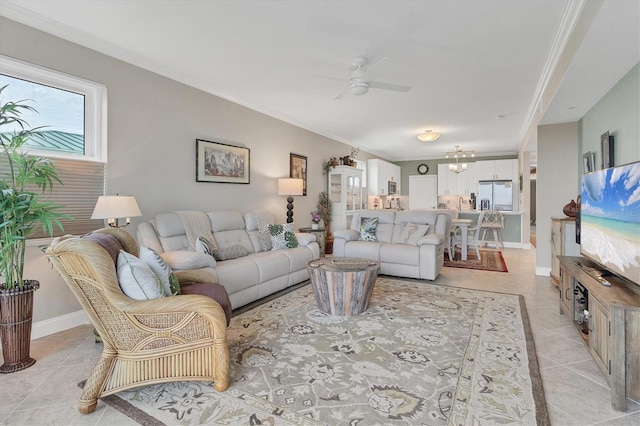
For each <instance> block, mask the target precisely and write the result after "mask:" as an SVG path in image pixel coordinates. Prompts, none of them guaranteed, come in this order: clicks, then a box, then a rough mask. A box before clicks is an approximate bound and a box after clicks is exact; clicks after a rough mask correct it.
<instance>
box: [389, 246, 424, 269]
mask: <svg viewBox="0 0 640 426" xmlns="http://www.w3.org/2000/svg"><path fill="white" fill-rule="evenodd" d="M380 259H381V260H382V261H383V262H385V263H395V264H399V265H420V248H419V247H416V246H411V245H408V244H383V245H382V247H380Z"/></svg>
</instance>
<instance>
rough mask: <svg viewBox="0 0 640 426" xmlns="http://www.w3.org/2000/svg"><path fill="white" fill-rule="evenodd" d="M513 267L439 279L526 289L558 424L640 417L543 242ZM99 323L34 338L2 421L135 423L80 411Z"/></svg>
mask: <svg viewBox="0 0 640 426" xmlns="http://www.w3.org/2000/svg"><path fill="white" fill-rule="evenodd" d="M503 254H504V257H505V260H506V262H507V266H508V268H509V273H498V272H486V271H470V270H465V269H454V268H445V269H444V271H443V273H442V274H441V275H440V276H439V277H438V279H437V280H436V281H435V283H436V284H441V285H449V286H457V287H467V288H474V289H480V290H493V291H499V292H508V293H519V294H522V295H524V296H525V301H526V307H527V312H528V314H529V320H530V322H531V327H532V329H533V333H534V340H535V345H536V352H537V354H538V360H539V363H540V368H541V372H542V379H543V383H544V390H545V397H546V400H547V404H548V408H549V412H550V417H551V423H552V424H553V425H562V426H565V425H567V426H569V425H595V424H597V425H639V424H640V404H636V403H634V402H631V401H628V408H627V411H626V412H619V411H614V410H613V409H612V408H611V403H610V393H609V389H608V388H607V384H606V382H605V380H604V378H603V377H602V375H601V373H600V371H599V370H598V368H597V367H596V365H595V363H594V362H593V360H592V359H591V356H590V355H589V353H588V352H587V350H586V348H585V346H584V344H583V343H582V339H581V337H580V336H579V335H578V333H577V331H576V330H575V328H574V327H573V325H572V324H571V323H570V321H569V319H567V318H565V317H563V316H561V315H560V314H559V313H558V290H557V289H556V288H555V287H553V286H552V285H551V284H550V281H549V278H546V277H537V276H535V274H534V271H535V250H520V249H505V250H504V251H503ZM92 330H93V329H92V327H90V326H82V327H76V328H73V329H70V330H67V331H64V332H61V333H57V334H55V335H51V336H47V337H43V338H41V339H37V340H34V341H33V342H32V346H31V348H32V350H31V354H32V356H33V357H34V358H36V359H37V360H38V361H37V363H36V364H35V365H34V366H33V367H31V368H29V369H27V370H23V371H20V372H16V373H13V374H9V375H1V376H0V424H7V425H70V424H79V425H127V424H136V423H135V422H133V421H132V420H131V419H129V418H128V417H126V416H124V415H122V414H120V413H119V412H118V411H116V410H115V409H113V408H111V407H109V406H107V405H106V404H105V403H103V402H102V401H100V402H98V408H97V409H96V411H95V412H93V413H92V414H90V415H86V416H83V415H80V414H79V413H78V412H77V409H76V401H77V399H78V398H79V396H80V389H79V388H78V387H77V385H76V384H77V383H78V382H80V381H81V380H83V379H85V378H86V376H87V375H88V373H89V371H90V370H91V368H92V367H93V365H94V363H95V361H96V359H97V358H98V357H99V355H100V351H101V347H102V345H100V344H95V343H94V338H93V333H92Z"/></svg>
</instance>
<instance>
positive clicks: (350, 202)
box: [347, 176, 355, 210]
mask: <svg viewBox="0 0 640 426" xmlns="http://www.w3.org/2000/svg"><path fill="white" fill-rule="evenodd" d="M354 180H355V178H354V177H353V176H347V210H353V189H354Z"/></svg>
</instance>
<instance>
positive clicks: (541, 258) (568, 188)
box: [536, 122, 578, 276]
mask: <svg viewBox="0 0 640 426" xmlns="http://www.w3.org/2000/svg"><path fill="white" fill-rule="evenodd" d="M537 155H538V165H537V193H536V275H544V276H548V275H549V273H550V272H551V217H564V213H562V208H563V207H564V206H565V204H567V203H568V202H570V201H571V200H572V199H573V200H575V199H576V198H577V197H578V192H577V188H578V186H577V185H578V183H577V182H578V162H577V161H576V160H575V159H576V158H577V157H578V123H577V122H574V123H564V124H550V125H546V126H538V154H537Z"/></svg>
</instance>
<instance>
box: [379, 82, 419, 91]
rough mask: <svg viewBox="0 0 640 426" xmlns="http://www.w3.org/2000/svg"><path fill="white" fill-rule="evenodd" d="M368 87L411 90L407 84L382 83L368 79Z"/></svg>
mask: <svg viewBox="0 0 640 426" xmlns="http://www.w3.org/2000/svg"><path fill="white" fill-rule="evenodd" d="M369 88H370V89H371V88H373V89H383V90H393V91H396V92H408V91H409V90H411V87H409V86H402V85H400V84H391V83H383V82H381V81H370V82H369Z"/></svg>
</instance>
